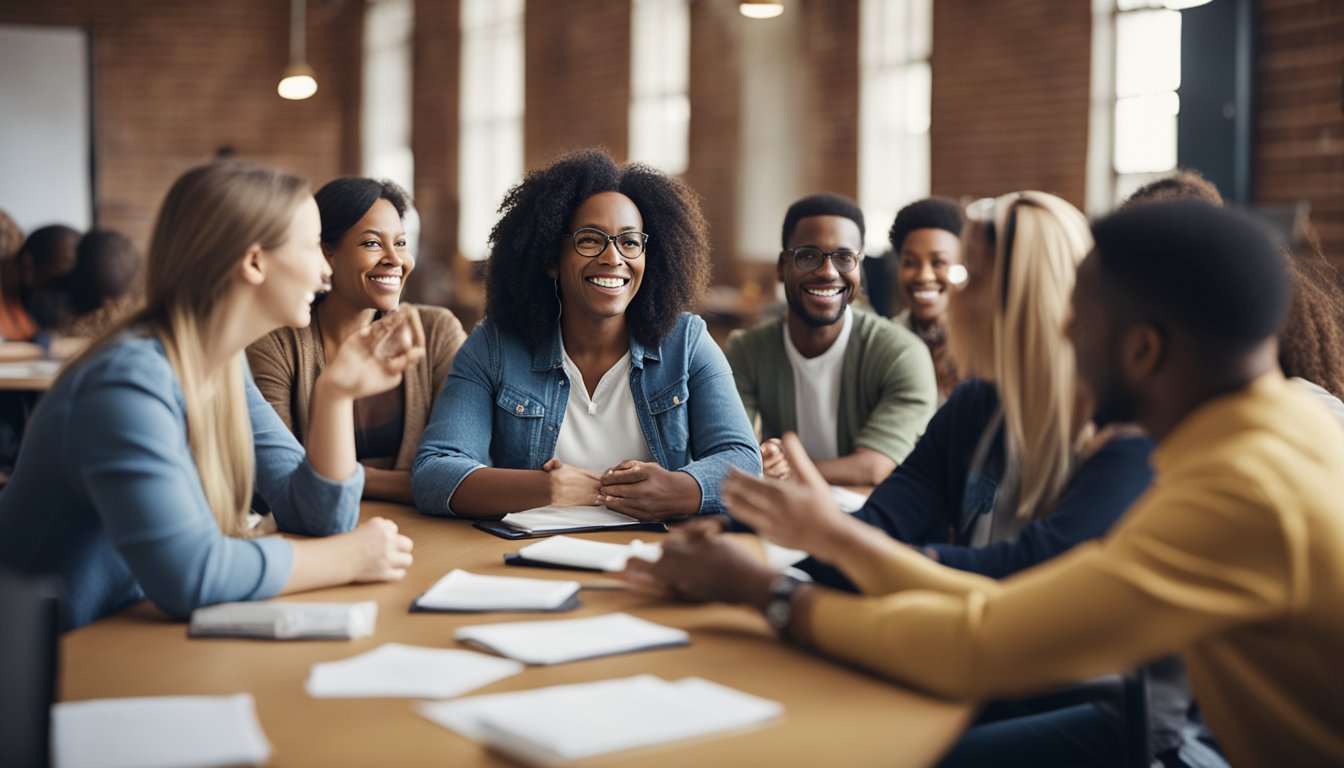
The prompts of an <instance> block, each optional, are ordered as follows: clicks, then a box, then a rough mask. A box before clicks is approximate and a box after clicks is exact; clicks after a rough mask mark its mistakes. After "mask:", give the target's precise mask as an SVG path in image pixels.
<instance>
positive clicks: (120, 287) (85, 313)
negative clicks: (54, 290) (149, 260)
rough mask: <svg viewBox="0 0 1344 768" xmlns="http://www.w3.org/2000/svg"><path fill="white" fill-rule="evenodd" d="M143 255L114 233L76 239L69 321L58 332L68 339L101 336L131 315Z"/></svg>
mask: <svg viewBox="0 0 1344 768" xmlns="http://www.w3.org/2000/svg"><path fill="white" fill-rule="evenodd" d="M144 264H145V257H144V254H142V253H141V252H140V249H139V248H138V247H136V245H135V243H134V242H132V241H131V239H130V238H129V237H127V236H126V235H124V234H122V233H121V232H118V231H116V230H114V229H95V230H93V231H91V232H88V233H87V234H85V235H84V236H83V237H81V238H80V239H79V245H78V246H76V247H75V268H74V269H73V270H72V271H71V272H70V278H69V289H70V309H71V311H72V314H73V317H72V318H71V319H70V321H69V322H68V323H67V324H66V325H65V327H63V328H62V329H61V332H62V333H63V334H65V335H69V336H77V337H85V338H88V337H94V336H101V335H102V334H103V332H104V331H106V330H107V329H108V328H110V327H112V326H113V325H115V324H116V323H117V322H118V321H119V320H121V318H122V317H124V316H125V315H127V314H129V313H130V312H132V311H133V310H134V309H135V307H136V305H137V304H138V303H139V301H140V300H141V299H142V295H143V293H144V290H143V288H144V286H143V281H144Z"/></svg>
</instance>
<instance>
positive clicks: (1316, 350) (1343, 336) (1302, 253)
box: [1279, 227, 1344, 399]
mask: <svg viewBox="0 0 1344 768" xmlns="http://www.w3.org/2000/svg"><path fill="white" fill-rule="evenodd" d="M1304 240H1305V242H1303V243H1302V244H1301V245H1300V247H1298V248H1297V249H1295V250H1289V249H1287V248H1285V249H1284V254H1285V256H1286V258H1287V259H1288V272H1289V274H1290V275H1291V276H1292V280H1293V298H1292V303H1291V305H1290V306H1289V310H1288V319H1287V321H1286V322H1285V323H1284V325H1283V330H1281V331H1280V332H1279V367H1280V368H1282V369H1283V372H1284V374H1285V375H1287V376H1298V377H1301V378H1303V379H1306V380H1307V381H1310V382H1311V383H1313V384H1316V385H1318V386H1320V387H1322V388H1323V389H1325V390H1327V391H1329V392H1330V394H1332V395H1334V396H1335V397H1338V398H1341V399H1344V277H1341V275H1340V274H1339V271H1338V270H1336V269H1335V267H1334V265H1332V264H1331V263H1330V262H1329V260H1328V259H1326V257H1325V254H1324V253H1323V252H1322V250H1321V245H1320V240H1319V238H1317V237H1316V234H1315V232H1314V231H1312V230H1311V229H1310V227H1308V228H1307V235H1306V237H1305V238H1304Z"/></svg>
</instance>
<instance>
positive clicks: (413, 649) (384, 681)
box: [305, 643, 523, 699]
mask: <svg viewBox="0 0 1344 768" xmlns="http://www.w3.org/2000/svg"><path fill="white" fill-rule="evenodd" d="M522 671H523V665H522V664H519V663H518V662H516V661H511V660H509V659H501V658H498V657H495V656H487V655H485V654H483V653H475V652H473V651H458V650H452V649H444V648H422V647H419V646H415V645H403V644H401V643H387V644H386V645H380V646H378V647H377V648H375V649H373V650H372V651H369V652H368V653H362V654H360V655H358V656H352V657H350V658H348V659H343V660H341V661H331V662H327V663H324V664H314V665H313V668H312V671H310V672H309V673H308V681H307V684H306V686H305V687H306V688H307V689H308V695H309V696H312V697H314V698H328V697H350V698H355V697H372V696H405V697H416V698H427V699H446V698H449V697H452V696H458V695H461V694H463V693H466V692H467V691H470V690H473V689H475V688H480V687H481V686H484V685H489V684H491V683H493V682H495V681H496V680H503V679H504V678H506V677H509V676H510V675H516V674H518V673H519V672H522Z"/></svg>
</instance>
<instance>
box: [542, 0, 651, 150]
mask: <svg viewBox="0 0 1344 768" xmlns="http://www.w3.org/2000/svg"><path fill="white" fill-rule="evenodd" d="M526 14H527V17H526V19H525V20H524V27H525V31H524V36H525V37H526V40H527V49H526V50H527V54H526V64H525V67H524V71H525V74H524V79H525V83H524V89H525V91H526V96H525V100H526V105H525V108H524V116H523V163H524V165H525V166H526V167H528V168H535V167H537V166H539V165H544V164H545V163H546V162H548V161H549V160H551V159H552V158H554V157H555V156H556V155H558V154H560V153H562V152H565V151H567V150H571V149H577V148H580V147H588V146H593V145H601V146H604V147H606V148H607V150H608V151H610V152H611V156H612V157H614V158H616V160H617V161H618V162H621V161H624V160H625V156H626V152H627V148H628V145H629V124H630V3H628V2H611V0H567V1H566V2H565V4H564V10H563V12H557V7H556V6H555V5H552V4H551V3H546V2H530V3H528V4H527V8H526Z"/></svg>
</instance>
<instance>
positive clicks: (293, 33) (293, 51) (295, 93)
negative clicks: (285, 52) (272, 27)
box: [275, 0, 317, 101]
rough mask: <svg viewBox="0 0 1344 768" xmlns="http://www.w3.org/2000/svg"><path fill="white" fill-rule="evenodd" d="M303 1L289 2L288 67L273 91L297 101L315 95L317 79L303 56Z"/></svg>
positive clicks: (290, 0) (292, 0)
mask: <svg viewBox="0 0 1344 768" xmlns="http://www.w3.org/2000/svg"><path fill="white" fill-rule="evenodd" d="M305 16H306V14H305V13H304V0H289V66H287V67H285V76H284V77H283V78H281V80H280V85H278V86H276V88H275V90H276V91H277V92H279V94H280V95H281V96H282V97H284V98H286V99H293V100H295V101H299V100H302V99H306V98H308V97H309V96H312V95H313V94H314V93H317V78H315V77H314V76H313V68H312V67H310V66H308V62H307V61H305V60H304V58H305V57H304V54H303V48H304V44H303V32H304V26H305V24H306V20H305Z"/></svg>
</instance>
